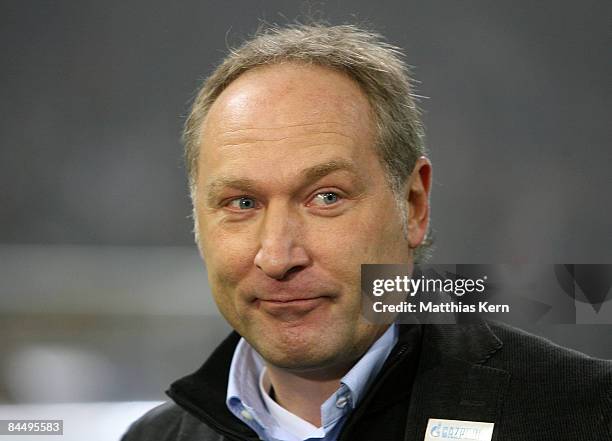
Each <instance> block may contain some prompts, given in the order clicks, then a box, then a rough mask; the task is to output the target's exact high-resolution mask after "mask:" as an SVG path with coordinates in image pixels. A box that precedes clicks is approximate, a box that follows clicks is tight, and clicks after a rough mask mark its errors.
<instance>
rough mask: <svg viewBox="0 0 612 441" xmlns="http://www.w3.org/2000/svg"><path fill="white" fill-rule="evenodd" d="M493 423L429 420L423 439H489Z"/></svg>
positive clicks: (482, 440) (480, 440)
mask: <svg viewBox="0 0 612 441" xmlns="http://www.w3.org/2000/svg"><path fill="white" fill-rule="evenodd" d="M493 426H494V424H493V423H484V422H480V421H458V420H433V419H430V420H429V424H428V425H427V433H426V435H425V441H428V440H436V441H437V440H440V441H443V440H461V441H489V440H490V439H491V437H492V434H493Z"/></svg>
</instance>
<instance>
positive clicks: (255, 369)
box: [226, 324, 398, 441]
mask: <svg viewBox="0 0 612 441" xmlns="http://www.w3.org/2000/svg"><path fill="white" fill-rule="evenodd" d="M397 339H398V330H397V325H395V324H393V325H391V326H389V329H387V331H385V333H384V334H383V335H382V336H380V337H379V338H378V340H376V342H374V344H373V345H372V346H370V348H369V349H368V351H367V352H366V353H365V354H364V355H363V357H361V359H359V361H358V362H357V363H356V364H355V365H354V366H353V368H352V369H351V370H350V371H348V372H347V373H346V375H345V376H344V377H342V378H341V379H340V387H339V388H338V390H336V392H334V393H333V394H332V395H331V396H330V397H329V398H328V399H327V400H326V401H325V402H324V403H323V404H322V405H321V424H322V425H321V427H320V428H319V429H317V430H316V431H315V432H313V433H312V434H311V435H310V436H309V437H307V438H298V437H296V435H294V434H293V433H290V432H288V431H287V430H285V428H283V427H280V425H279V424H278V423H277V421H276V420H275V419H274V418H273V417H272V415H271V414H270V412H269V411H268V409H267V407H266V404H265V402H264V399H263V397H262V395H261V392H260V383H259V382H260V377H261V374H262V372H263V370H264V368H265V363H264V361H263V359H262V358H261V356H260V355H259V354H258V353H257V352H256V351H255V349H253V347H252V346H251V345H250V344H248V343H247V341H246V340H245V339H240V341H239V342H238V346H236V349H235V351H234V356H233V358H232V364H231V367H230V372H229V383H228V387H227V399H226V404H227V407H228V408H229V410H230V411H231V412H232V413H233V414H234V415H235V416H236V417H237V418H239V419H240V420H241V421H243V422H244V423H245V424H247V425H248V426H249V427H251V428H252V429H253V430H254V431H255V432H256V433H257V435H259V437H260V438H261V439H262V440H265V441H306V440H324V441H335V440H336V439H337V437H338V434H339V433H340V429H341V428H342V425H343V424H344V421H346V418H347V416H348V415H349V413H350V412H351V411H352V410H353V409H354V408H355V406H357V403H359V400H360V399H361V398H362V397H363V395H364V393H365V392H366V391H367V389H368V386H369V385H370V384H371V382H372V380H373V379H374V378H375V377H376V375H377V374H378V372H379V371H380V369H381V368H382V366H383V364H384V362H385V360H386V359H387V357H388V356H389V353H390V352H391V350H392V349H393V346H395V344H396V343H397Z"/></svg>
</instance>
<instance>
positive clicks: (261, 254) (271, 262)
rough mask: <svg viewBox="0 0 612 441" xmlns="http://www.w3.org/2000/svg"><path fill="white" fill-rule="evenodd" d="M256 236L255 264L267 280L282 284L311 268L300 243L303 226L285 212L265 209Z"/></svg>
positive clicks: (283, 209) (276, 208)
mask: <svg viewBox="0 0 612 441" xmlns="http://www.w3.org/2000/svg"><path fill="white" fill-rule="evenodd" d="M259 236H260V245H259V250H258V251H257V254H256V255H255V261H254V263H255V265H256V266H257V268H259V269H260V270H262V271H263V272H264V273H265V274H266V275H267V276H268V277H271V278H274V279H277V280H282V279H284V278H285V277H287V276H288V275H289V274H291V273H294V272H296V271H299V270H301V269H303V268H305V267H306V266H308V265H309V264H310V256H309V254H308V252H307V251H306V249H305V247H304V246H303V243H302V238H303V225H302V223H301V222H300V220H299V219H297V215H296V214H292V213H290V211H289V210H288V209H287V208H282V207H268V210H267V211H266V214H265V215H264V219H263V221H262V225H261V226H260V233H259Z"/></svg>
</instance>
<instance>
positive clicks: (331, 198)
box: [313, 192, 340, 205]
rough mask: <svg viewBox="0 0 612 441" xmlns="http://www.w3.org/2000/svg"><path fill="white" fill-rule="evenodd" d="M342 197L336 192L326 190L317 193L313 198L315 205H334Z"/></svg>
mask: <svg viewBox="0 0 612 441" xmlns="http://www.w3.org/2000/svg"><path fill="white" fill-rule="evenodd" d="M339 199H340V196H338V195H337V194H336V193H332V192H325V193H319V194H317V195H316V196H315V197H314V199H313V204H314V205H333V204H335V203H336V202H338V200H339Z"/></svg>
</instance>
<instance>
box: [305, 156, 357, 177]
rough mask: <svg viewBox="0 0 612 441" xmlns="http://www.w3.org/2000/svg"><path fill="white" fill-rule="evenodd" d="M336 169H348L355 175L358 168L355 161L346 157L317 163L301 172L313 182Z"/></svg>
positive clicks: (347, 170)
mask: <svg viewBox="0 0 612 441" xmlns="http://www.w3.org/2000/svg"><path fill="white" fill-rule="evenodd" d="M336 171H346V172H349V173H352V174H355V175H356V174H357V170H356V168H355V166H354V165H353V163H351V162H349V161H347V160H345V159H333V160H331V161H327V162H324V163H322V164H317V165H314V166H312V167H309V168H307V169H306V170H303V171H302V172H301V173H300V174H301V175H302V176H303V177H304V180H305V181H307V182H313V181H316V180H318V179H321V178H322V177H324V176H327V175H329V174H331V173H333V172H336Z"/></svg>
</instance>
